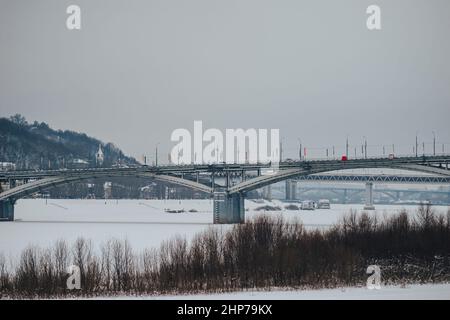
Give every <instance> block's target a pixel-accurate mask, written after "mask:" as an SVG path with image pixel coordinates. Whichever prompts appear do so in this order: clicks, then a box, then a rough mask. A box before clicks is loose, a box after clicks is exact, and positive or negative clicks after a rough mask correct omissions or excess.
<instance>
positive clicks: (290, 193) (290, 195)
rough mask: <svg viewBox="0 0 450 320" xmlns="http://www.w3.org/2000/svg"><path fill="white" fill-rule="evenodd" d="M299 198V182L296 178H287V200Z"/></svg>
mask: <svg viewBox="0 0 450 320" xmlns="http://www.w3.org/2000/svg"><path fill="white" fill-rule="evenodd" d="M296 199H297V182H296V181H294V180H286V200H296Z"/></svg>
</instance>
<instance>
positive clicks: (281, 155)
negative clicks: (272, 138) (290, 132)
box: [238, 138, 283, 162]
mask: <svg viewBox="0 0 450 320" xmlns="http://www.w3.org/2000/svg"><path fill="white" fill-rule="evenodd" d="M238 154H239V152H238ZM280 162H283V138H281V142H280Z"/></svg>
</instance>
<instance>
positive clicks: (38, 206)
mask: <svg viewBox="0 0 450 320" xmlns="http://www.w3.org/2000/svg"><path fill="white" fill-rule="evenodd" d="M266 204H270V205H272V206H279V207H281V208H283V210H282V211H281V212H266V213H267V214H273V215H279V214H281V215H283V217H285V218H286V219H292V218H298V219H300V220H301V221H302V222H303V223H304V224H305V225H306V226H307V227H309V228H316V227H318V228H326V227H327V226H329V225H331V224H333V223H335V222H337V221H338V220H339V219H340V218H341V217H342V216H343V215H344V214H346V213H348V212H349V211H350V209H353V210H356V211H357V212H358V213H361V212H362V208H363V206H362V205H332V208H331V209H330V210H326V209H322V210H314V211H301V210H300V211H297V210H296V211H290V210H285V209H284V206H285V205H286V203H282V202H280V201H276V200H274V201H273V202H272V203H268V202H266ZM262 205H264V203H255V202H253V201H246V203H245V207H246V208H248V211H247V212H246V217H247V219H251V218H252V217H254V216H255V215H258V214H261V213H262V212H261V211H259V212H258V211H255V208H257V207H260V206H262ZM167 208H170V209H184V210H185V211H189V210H191V209H195V210H197V211H198V212H185V213H166V212H165V211H164V209H167ZM402 208H405V209H407V210H408V211H409V212H410V213H412V214H414V213H415V211H416V210H417V207H416V206H386V205H378V206H377V207H376V209H377V210H376V211H372V212H371V214H373V215H377V216H379V217H380V218H381V217H383V216H384V215H391V214H394V213H397V212H399V211H400V210H401V209H402ZM435 209H436V210H437V211H439V212H442V213H445V212H447V209H448V208H447V207H435ZM15 216H16V221H14V222H1V223H0V253H3V254H4V255H5V256H7V257H10V258H16V257H17V256H18V254H19V253H20V252H21V251H22V250H23V249H24V248H25V247H26V246H28V245H37V246H40V247H47V246H50V245H52V244H53V243H54V242H55V241H56V240H57V239H66V240H67V241H68V242H69V243H71V242H73V241H74V240H76V238H78V237H84V238H86V239H90V240H92V241H93V243H94V246H98V245H100V244H101V243H102V242H105V241H107V240H109V239H111V238H118V239H127V240H128V241H130V243H131V245H132V247H133V248H134V249H135V250H137V251H140V250H142V249H144V248H149V247H158V246H159V245H160V244H161V242H162V241H164V240H167V239H170V238H171V237H173V236H176V235H179V236H182V237H187V238H188V239H189V238H191V237H192V236H193V235H194V234H196V233H198V232H200V231H202V230H205V229H207V228H222V229H226V228H229V227H230V226H228V225H222V226H220V225H213V224H212V201H210V200H182V201H179V200H166V201H163V200H161V201H158V200H119V201H116V200H108V201H105V200H60V199H58V200H53V199H49V200H47V201H46V200H43V199H36V200H32V199H21V200H19V201H18V202H17V204H16V207H15Z"/></svg>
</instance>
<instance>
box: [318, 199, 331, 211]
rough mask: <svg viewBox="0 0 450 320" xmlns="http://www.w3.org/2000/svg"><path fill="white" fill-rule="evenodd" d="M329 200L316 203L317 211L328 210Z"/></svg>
mask: <svg viewBox="0 0 450 320" xmlns="http://www.w3.org/2000/svg"><path fill="white" fill-rule="evenodd" d="M330 208H331V206H330V200H328V199H320V200H319V202H318V203H317V209H330Z"/></svg>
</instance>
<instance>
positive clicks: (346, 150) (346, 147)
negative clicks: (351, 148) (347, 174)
mask: <svg viewBox="0 0 450 320" xmlns="http://www.w3.org/2000/svg"><path fill="white" fill-rule="evenodd" d="M345 156H346V157H347V158H348V137H347V140H346V141H345Z"/></svg>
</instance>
